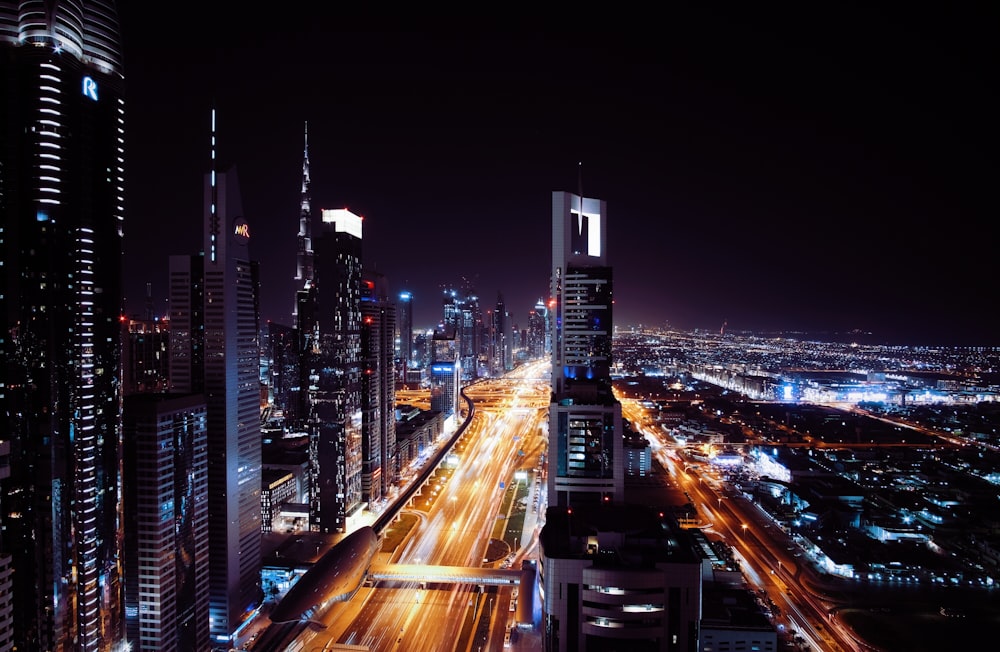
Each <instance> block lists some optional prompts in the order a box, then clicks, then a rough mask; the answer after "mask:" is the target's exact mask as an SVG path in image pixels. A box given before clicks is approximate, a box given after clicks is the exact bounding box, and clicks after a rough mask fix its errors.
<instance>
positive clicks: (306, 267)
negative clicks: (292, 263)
mask: <svg viewBox="0 0 1000 652" xmlns="http://www.w3.org/2000/svg"><path fill="white" fill-rule="evenodd" d="M311 202H312V200H311V198H310V197H309V122H308V121H306V123H305V148H304V149H303V152H302V198H301V202H300V206H299V236H298V254H297V256H296V263H297V266H296V273H295V280H297V281H302V283H303V285H305V284H306V283H309V282H311V281H312V280H313V250H312V204H311Z"/></svg>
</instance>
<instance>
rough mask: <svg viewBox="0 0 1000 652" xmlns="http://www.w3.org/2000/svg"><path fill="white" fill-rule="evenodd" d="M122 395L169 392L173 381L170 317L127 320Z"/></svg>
mask: <svg viewBox="0 0 1000 652" xmlns="http://www.w3.org/2000/svg"><path fill="white" fill-rule="evenodd" d="M122 340H123V341H122V394H123V395H125V396H127V395H129V394H136V393H143V392H165V391H166V390H167V388H168V387H169V384H170V320H169V319H163V320H160V319H123V321H122Z"/></svg>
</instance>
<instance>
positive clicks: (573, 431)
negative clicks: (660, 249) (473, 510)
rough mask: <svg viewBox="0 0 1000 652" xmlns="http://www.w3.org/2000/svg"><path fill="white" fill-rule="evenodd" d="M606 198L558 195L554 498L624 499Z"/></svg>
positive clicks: (564, 501)
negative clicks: (613, 371)
mask: <svg viewBox="0 0 1000 652" xmlns="http://www.w3.org/2000/svg"><path fill="white" fill-rule="evenodd" d="M605 211H606V204H605V202H604V201H601V200H598V199H590V198H587V197H580V196H578V195H573V194H570V193H567V192H554V193H553V195H552V277H551V284H552V287H551V292H552V299H553V317H552V319H551V324H552V326H553V329H554V332H555V334H554V336H553V341H552V396H553V403H552V406H551V408H550V410H549V476H548V498H549V505H561V506H569V505H574V504H577V503H579V502H599V501H612V502H613V501H615V500H616V499H619V500H620V499H621V495H622V491H623V487H624V476H625V473H624V467H623V459H622V416H621V405H620V404H619V403H618V401H617V400H615V397H614V395H613V394H612V392H611V336H612V323H611V308H612V303H611V298H612V297H611V289H612V288H611V267H610V266H609V265H608V258H607V243H606V233H607V231H606V217H607V214H606V212H605Z"/></svg>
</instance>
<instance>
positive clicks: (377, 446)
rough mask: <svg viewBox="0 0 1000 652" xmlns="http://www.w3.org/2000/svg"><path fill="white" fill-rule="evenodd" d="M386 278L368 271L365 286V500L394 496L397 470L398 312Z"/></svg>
mask: <svg viewBox="0 0 1000 652" xmlns="http://www.w3.org/2000/svg"><path fill="white" fill-rule="evenodd" d="M387 286H388V282H387V280H386V278H385V276H384V275H382V274H379V273H377V272H373V271H366V272H365V274H364V278H363V281H362V284H361V359H362V367H363V368H362V373H361V424H362V432H363V433H364V434H363V438H362V441H361V452H362V467H361V492H362V499H363V500H364V501H365V502H367V503H368V504H369V505H372V504H374V503H377V502H378V501H379V500H381V499H383V498H385V497H387V496H388V493H389V489H390V487H392V485H393V483H394V481H395V479H396V478H395V475H396V473H395V469H396V415H395V406H396V383H395V366H394V364H393V358H394V354H395V346H394V343H395V342H394V340H395V332H396V306H395V304H394V303H392V302H391V301H389V297H388V287H387Z"/></svg>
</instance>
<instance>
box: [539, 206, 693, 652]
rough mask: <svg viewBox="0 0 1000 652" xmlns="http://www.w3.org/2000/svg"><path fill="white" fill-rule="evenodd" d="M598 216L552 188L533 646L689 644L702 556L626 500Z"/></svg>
mask: <svg viewBox="0 0 1000 652" xmlns="http://www.w3.org/2000/svg"><path fill="white" fill-rule="evenodd" d="M606 216H607V207H606V205H605V202H603V201H601V200H598V199H590V198H587V197H582V196H579V195H573V194H570V193H566V192H555V193H553V194H552V278H551V283H552V286H551V291H552V300H551V303H550V307H551V322H550V323H551V324H552V327H553V329H554V334H553V338H552V404H551V405H550V406H549V472H548V503H549V507H548V509H547V510H546V515H545V526H544V527H543V528H542V531H541V534H540V535H539V556H538V571H539V578H540V581H541V584H542V587H543V589H544V590H543V591H542V595H543V606H542V612H543V616H542V617H543V621H544V622H543V626H542V627H543V642H544V648H545V649H546V650H549V651H552V652H572V651H574V650H613V649H621V648H628V649H630V650H632V649H634V650H657V651H658V652H674V651H676V652H679V651H681V650H694V649H696V648H697V644H698V633H697V631H698V620H699V618H700V615H701V559H700V557H699V556H698V555H697V554H696V553H695V550H694V545H693V543H692V542H691V541H690V538H689V537H688V536H686V533H685V532H683V531H681V530H680V529H679V528H677V527H676V522H675V521H673V520H672V518H671V517H669V515H664V514H663V513H659V512H658V510H656V509H653V508H652V507H651V506H649V505H645V504H644V505H632V504H629V503H628V502H627V501H626V496H625V464H624V461H625V455H624V432H623V427H622V415H621V405H620V404H619V403H618V401H617V400H616V399H615V397H614V394H613V393H612V387H611V337H612V320H611V317H612V315H611V307H612V300H611V299H612V287H611V281H612V274H611V267H610V266H609V265H608V256H607V242H606V234H607V221H606Z"/></svg>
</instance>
